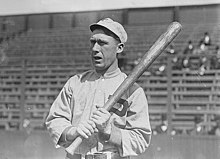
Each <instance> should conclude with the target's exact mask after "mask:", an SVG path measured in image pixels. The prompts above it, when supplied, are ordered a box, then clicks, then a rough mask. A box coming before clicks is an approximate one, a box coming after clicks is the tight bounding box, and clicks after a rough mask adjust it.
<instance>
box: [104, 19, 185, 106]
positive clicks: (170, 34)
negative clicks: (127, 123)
mask: <svg viewBox="0 0 220 159" xmlns="http://www.w3.org/2000/svg"><path fill="white" fill-rule="evenodd" d="M181 28H182V26H181V24H180V23H178V22H173V23H171V24H170V25H169V27H168V29H167V31H166V32H165V33H164V34H162V35H161V36H160V37H159V38H158V40H157V41H156V42H155V43H154V44H153V45H152V46H151V48H150V49H149V50H148V51H147V53H145V55H144V56H143V57H142V59H141V61H140V62H139V63H138V65H137V66H136V67H135V68H134V70H133V71H132V72H131V74H129V76H128V77H127V78H126V79H125V80H124V81H123V83H122V84H121V85H120V86H119V87H118V89H117V90H116V91H115V92H114V95H113V96H111V98H110V99H109V100H108V101H107V102H106V104H105V106H104V107H105V108H106V109H107V110H110V109H111V108H112V107H113V106H114V105H115V104H116V103H117V101H118V100H119V99H120V97H121V96H122V95H123V94H124V92H125V91H126V90H127V89H128V88H129V87H130V86H131V85H133V84H134V82H135V81H136V80H137V79H138V78H139V77H140V76H141V75H142V74H143V73H144V71H145V70H146V69H148V67H149V66H150V65H151V64H152V63H153V61H154V60H155V59H156V58H157V57H158V56H159V55H160V54H161V53H162V52H163V50H164V49H165V48H166V47H167V46H168V45H169V44H170V43H171V42H172V40H173V39H174V38H175V37H176V36H177V35H178V33H179V32H180V31H181Z"/></svg>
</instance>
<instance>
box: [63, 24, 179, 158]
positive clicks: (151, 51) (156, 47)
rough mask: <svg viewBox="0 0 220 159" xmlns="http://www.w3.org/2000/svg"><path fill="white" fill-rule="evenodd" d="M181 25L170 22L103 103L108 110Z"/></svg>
mask: <svg viewBox="0 0 220 159" xmlns="http://www.w3.org/2000/svg"><path fill="white" fill-rule="evenodd" d="M181 29H182V26H181V24H180V23H178V22H172V23H171V24H170V25H169V27H168V28H167V30H166V32H165V33H163V34H162V35H161V36H160V37H159V38H158V39H157V41H156V42H155V43H154V44H153V45H152V46H151V48H150V49H149V50H148V51H147V52H146V53H145V55H144V56H143V57H142V59H141V61H140V62H139V63H138V64H137V65H136V66H135V68H134V69H133V70H132V72H131V73H130V74H129V75H128V76H127V78H125V80H124V81H123V82H122V83H121V85H120V86H119V87H118V88H117V90H116V91H115V92H114V94H113V95H112V96H111V97H110V98H109V100H108V101H107V102H106V103H105V105H104V108H105V109H106V110H108V111H109V110H110V109H111V108H112V107H113V106H114V105H115V104H116V103H117V101H118V100H119V99H120V98H121V97H122V95H123V94H124V92H125V91H127V90H128V88H129V87H130V86H131V85H133V84H134V82H135V81H136V80H137V79H138V78H139V77H140V76H141V75H142V74H143V73H144V71H145V70H146V69H147V68H148V67H149V66H150V65H151V64H152V63H153V61H154V60H155V59H156V58H157V57H158V56H159V55H160V54H161V53H162V52H163V51H164V49H165V48H166V47H167V46H168V45H169V44H170V43H171V42H172V40H173V39H174V38H175V37H176V36H177V35H178V33H179V32H180V30H181ZM83 139H84V138H83V137H81V136H79V137H77V138H76V139H75V140H74V141H73V142H72V143H71V144H70V146H68V147H67V148H66V152H68V153H69V154H71V155H73V154H74V152H75V150H76V148H77V147H78V146H79V145H80V144H81V143H82V141H83Z"/></svg>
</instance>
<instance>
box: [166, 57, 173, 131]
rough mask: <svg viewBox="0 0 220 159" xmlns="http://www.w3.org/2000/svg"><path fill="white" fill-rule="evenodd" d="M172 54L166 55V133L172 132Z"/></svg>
mask: <svg viewBox="0 0 220 159" xmlns="http://www.w3.org/2000/svg"><path fill="white" fill-rule="evenodd" d="M172 58H173V57H172V56H168V57H167V122H168V128H167V133H168V135H170V134H171V132H172Z"/></svg>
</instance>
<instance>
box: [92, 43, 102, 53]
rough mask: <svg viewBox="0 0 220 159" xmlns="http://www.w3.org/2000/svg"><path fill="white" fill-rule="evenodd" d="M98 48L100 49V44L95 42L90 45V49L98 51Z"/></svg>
mask: <svg viewBox="0 0 220 159" xmlns="http://www.w3.org/2000/svg"><path fill="white" fill-rule="evenodd" d="M99 50H100V45H99V44H98V43H97V42H96V43H95V44H94V45H93V47H92V51H94V52H98V51H99Z"/></svg>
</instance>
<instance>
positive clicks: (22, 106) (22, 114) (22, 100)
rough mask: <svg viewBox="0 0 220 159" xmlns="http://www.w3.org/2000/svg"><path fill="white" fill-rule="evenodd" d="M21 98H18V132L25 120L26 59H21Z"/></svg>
mask: <svg viewBox="0 0 220 159" xmlns="http://www.w3.org/2000/svg"><path fill="white" fill-rule="evenodd" d="M21 71H22V72H21V96H20V125H19V130H23V128H24V127H23V122H24V119H25V74H26V59H24V58H23V59H22V70H21Z"/></svg>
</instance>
